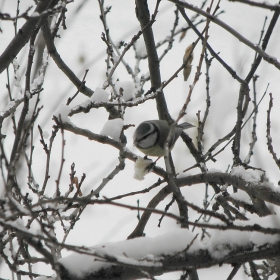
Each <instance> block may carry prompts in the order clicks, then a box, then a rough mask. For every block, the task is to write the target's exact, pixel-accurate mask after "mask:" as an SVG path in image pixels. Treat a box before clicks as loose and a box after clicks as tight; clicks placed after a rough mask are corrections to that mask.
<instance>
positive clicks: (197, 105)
mask: <svg viewBox="0 0 280 280" xmlns="http://www.w3.org/2000/svg"><path fill="white" fill-rule="evenodd" d="M149 2H150V3H149V4H150V11H151V12H152V11H153V8H154V7H153V5H154V2H155V1H149ZM188 2H189V3H192V4H194V5H198V4H197V1H196V0H193V1H188ZM271 2H272V1H271ZM81 3H82V1H74V3H71V4H69V5H68V13H67V18H66V24H67V30H64V31H60V32H59V34H60V36H61V38H60V39H56V46H57V49H58V52H59V53H60V54H61V56H62V58H63V60H64V61H65V62H66V63H67V64H68V66H69V67H70V68H71V69H72V70H73V71H74V72H75V74H76V75H77V76H78V77H79V78H80V79H82V77H83V75H84V71H85V70H86V69H89V72H88V75H87V77H86V85H87V86H88V87H89V88H91V89H92V90H94V91H95V95H94V96H93V97H92V99H91V100H93V98H97V99H95V100H99V101H100V100H101V99H102V98H104V100H102V101H107V100H108V98H109V96H108V95H107V96H106V93H103V92H102V89H101V88H102V86H103V84H104V82H105V81H106V76H105V72H106V64H105V58H106V51H105V49H106V46H105V43H104V42H103V41H102V40H101V32H103V26H102V22H101V21H100V19H99V5H98V2H97V1H92V0H91V1H85V4H84V5H83V6H81V9H80V10H79V11H78V12H77V9H78V8H79V6H80V4H81ZM124 3H125V5H124ZM275 3H276V2H275ZM0 4H1V5H2V11H4V12H8V13H10V14H11V15H14V13H15V9H16V5H17V1H16V0H9V1H3V0H2V1H0ZM271 4H273V3H271ZM30 5H32V1H26V0H25V1H22V2H21V3H20V10H21V11H25V9H26V8H27V7H29V6H30ZM105 6H112V10H111V12H110V13H109V14H108V25H109V27H110V34H111V37H112V40H113V41H114V42H115V43H116V44H117V43H118V42H120V41H121V40H122V41H125V42H129V41H130V40H131V38H132V36H133V35H134V34H136V32H137V31H138V30H139V22H138V21H137V18H136V17H135V4H134V1H123V0H111V1H109V0H106V1H105ZM174 9H175V8H174V4H172V3H169V2H168V1H162V3H161V4H160V9H159V14H158V16H157V20H156V23H155V24H154V25H153V30H154V35H155V39H156V42H158V41H160V40H163V39H164V38H165V37H166V36H167V35H168V34H169V32H170V30H171V28H172V24H173V19H174ZM220 10H224V11H225V13H223V14H221V15H220V16H219V18H220V19H221V20H223V21H224V22H226V23H227V24H229V25H230V26H231V27H233V28H234V29H236V30H237V31H238V32H240V33H241V34H242V35H243V36H245V37H246V38H248V39H249V40H250V41H252V42H253V43H254V44H256V43H258V40H259V36H260V32H261V30H262V27H263V23H264V18H265V16H268V22H269V20H270V19H271V16H272V12H271V11H269V10H263V9H259V8H254V7H250V6H247V5H242V4H239V3H231V2H229V1H224V0H222V1H221V3H220ZM192 14H193V13H192V12H188V15H189V16H191V15H192ZM23 23H24V20H19V22H18V27H20V26H21V25H22V24H23ZM179 26H180V27H182V26H186V23H185V22H184V21H183V19H182V18H181V17H180V21H179ZM202 26H203V25H202ZM202 26H201V27H200V28H202ZM1 28H2V30H3V33H1V35H0V53H2V52H3V51H4V50H5V48H6V46H7V44H8V43H9V42H10V40H11V39H12V38H13V36H14V30H13V26H12V24H11V23H10V22H5V21H2V22H1ZM209 34H210V38H209V44H210V45H211V46H212V47H213V49H214V50H215V51H216V52H219V53H220V56H221V57H222V58H223V59H224V60H225V61H226V62H227V64H228V65H230V66H231V67H232V68H233V69H234V70H235V71H236V72H237V73H238V74H239V75H240V76H241V77H244V76H246V75H247V73H248V71H249V69H250V67H251V63H252V61H253V58H254V52H253V51H252V50H250V49H249V48H248V47H247V46H245V45H244V44H242V43H240V42H239V41H238V40H237V39H236V38H234V37H233V36H232V35H231V34H229V33H227V32H226V31H225V30H223V29H222V28H220V27H219V26H217V25H215V24H214V23H211V24H210V30H209ZM278 34H280V24H279V23H278V24H277V26H276V30H275V31H274V34H273V36H272V39H271V41H270V42H269V44H268V48H267V53H269V54H270V55H271V56H274V57H278V58H279V57H280V48H279V40H280V37H279V36H278ZM195 39H196V36H195V35H194V33H193V32H192V31H189V32H188V33H187V35H186V37H185V38H184V39H183V40H182V42H180V43H178V41H179V40H178V38H176V41H175V43H174V47H173V48H172V50H171V51H170V53H169V54H168V55H167V56H166V58H165V59H164V60H163V61H162V62H161V75H162V80H163V81H164V80H167V79H168V78H169V77H170V76H171V75H173V73H174V72H175V71H176V70H177V69H178V68H179V66H180V65H181V63H182V57H183V54H184V51H185V48H186V47H187V46H188V45H189V44H191V43H192V42H193V41H194V40H195ZM136 47H137V50H138V51H139V52H144V43H143V42H142V41H141V40H139V42H137V45H136ZM200 49H201V45H199V46H198V48H197V49H196V50H195V52H194V56H195V57H194V61H193V63H192V65H193V70H192V73H191V75H190V78H189V80H188V82H184V81H183V77H182V74H181V73H180V74H179V77H178V78H177V79H175V80H173V82H172V83H171V84H170V85H168V87H166V88H165V89H164V93H165V97H166V100H167V104H168V108H169V111H170V113H171V115H172V117H173V118H176V117H177V116H178V113H179V110H180V108H181V106H182V105H183V103H184V101H185V98H186V96H187V93H188V89H189V84H190V82H191V81H192V80H193V77H194V73H195V70H196V65H197V63H198V59H199V55H200ZM163 50H164V48H159V50H158V52H159V55H160V54H161V52H162V51H163ZM26 57H27V49H24V50H23V51H21V53H20V54H19V55H18V62H19V65H21V64H24V63H25V60H26ZM125 60H126V62H128V63H129V64H131V65H134V53H133V51H129V52H128V54H127V55H126V56H125ZM140 69H141V73H142V74H146V73H147V71H148V69H147V65H145V64H144V63H142V64H141V65H140ZM20 70H21V71H22V73H24V69H20ZM10 71H11V73H12V68H11V67H10ZM204 74H205V68H203V72H202V75H201V77H200V81H199V83H198V84H197V86H196V87H195V91H194V93H193V96H192V101H191V103H190V105H189V107H188V111H187V115H186V116H185V117H184V119H183V120H182V121H188V122H190V123H192V124H196V123H197V119H196V113H197V112H198V111H199V110H200V111H201V112H204V109H205V99H206V95H205V78H204ZM210 74H211V83H210V92H211V108H210V116H209V119H208V122H207V125H206V127H205V137H204V140H205V150H207V149H208V148H209V147H210V146H211V145H212V144H213V143H214V141H215V140H216V139H218V138H221V137H223V136H224V135H225V134H226V133H228V132H229V131H230V130H231V128H232V127H233V125H234V123H235V121H236V111H235V109H236V102H237V98H238V91H239V83H238V82H237V81H235V80H233V79H232V77H231V76H230V74H229V73H227V72H226V71H225V70H224V68H223V67H222V66H221V65H220V64H219V63H218V62H217V61H215V60H213V62H212V66H211V68H210ZM257 74H258V75H259V79H258V81H257V86H258V100H259V99H260V97H261V96H262V95H263V93H264V92H265V90H266V88H267V85H268V84H269V89H268V92H272V93H273V97H274V107H273V111H272V116H273V118H272V119H273V120H279V118H280V113H279V112H280V111H279V104H280V97H279V71H278V70H277V69H276V68H275V67H274V66H273V65H269V64H268V63H263V62H262V64H261V66H260V67H259V68H258V71H257ZM11 75H12V74H11ZM116 79H119V80H120V82H125V85H131V84H129V83H128V82H132V80H131V78H130V76H129V75H128V74H127V73H126V71H125V69H124V67H123V66H122V65H121V66H120V67H118V68H117V71H116V72H115V74H114V81H115V80H116ZM22 80H23V82H22V84H23V85H24V77H22ZM6 83H7V76H6V73H5V72H3V73H2V74H1V75H0V89H1V92H2V94H1V97H0V110H3V109H4V108H5V107H6V105H7V99H6ZM148 86H149V83H147V85H146V88H145V89H146V90H148V89H149V87H148ZM106 91H107V94H108V93H109V92H110V90H109V89H108V90H106ZM16 92H17V88H15V87H13V94H14V96H16ZM75 92H76V88H74V86H73V85H72V84H71V83H70V82H69V80H68V78H67V77H66V76H65V75H64V73H63V72H61V70H60V69H58V68H57V66H56V65H55V63H54V62H53V61H52V59H51V58H50V59H49V66H48V70H47V74H46V78H45V83H44V91H43V94H42V95H41V104H43V105H44V108H43V112H42V113H41V114H40V116H39V118H38V121H37V123H38V124H40V126H41V127H42V129H43V131H44V133H45V135H46V136H47V135H50V134H51V130H52V126H53V121H52V116H53V115H54V114H58V113H61V112H62V111H63V110H65V108H64V107H63V106H62V107H61V104H66V102H67V99H68V98H69V97H70V96H73V95H74V94H75ZM135 92H136V91H135ZM98 94H100V96H99V97H98ZM88 100H89V98H88V97H86V96H84V95H82V94H79V95H78V97H77V98H76V99H75V100H74V101H73V102H72V103H71V105H70V107H71V108H75V106H77V105H80V104H85V103H86V102H88ZM267 108H268V94H267V96H266V97H265V98H264V100H263V102H262V103H261V105H260V107H259V112H260V113H259V115H258V127H257V133H258V138H259V139H258V142H257V145H256V149H255V155H254V156H253V158H252V163H251V164H252V165H256V166H258V167H261V168H264V169H265V170H267V172H268V174H267V176H268V177H269V179H270V180H271V181H272V182H273V183H274V184H275V186H276V185H277V182H278V180H279V176H278V174H279V171H278V170H277V168H276V166H275V164H273V161H272V159H271V158H270V157H269V155H268V153H267V152H266V151H267V147H266V139H265V130H266V127H265V123H266V110H267ZM252 109H253V107H250V109H249V111H248V112H251V110H252ZM107 118H108V113H107V112H106V111H105V109H92V110H91V111H90V112H89V113H88V114H77V115H75V116H73V117H71V121H72V122H73V123H74V124H75V125H77V126H80V127H82V128H85V129H89V130H91V131H93V132H94V133H98V134H107V132H106V126H105V127H104V125H105V123H106V122H107ZM157 118H158V115H157V110H156V105H155V101H154V100H151V101H148V102H146V103H145V104H144V105H141V106H138V107H133V108H127V109H126V114H125V117H124V120H123V124H125V125H128V124H134V125H135V126H137V125H138V124H139V123H140V122H142V121H144V120H148V119H157ZM245 119H246V118H245ZM117 121H119V120H117ZM250 124H251V122H250V121H249V122H248V125H247V126H246V127H245V129H244V135H243V141H244V142H245V143H247V144H246V145H244V146H243V147H244V149H243V150H242V151H241V157H242V158H243V159H244V158H245V157H246V155H247V153H248V150H249V145H248V144H249V143H250V141H251V139H250V133H251V129H252V126H251V125H250ZM107 125H108V124H107ZM114 125H116V127H119V123H117V124H114ZM111 127H112V126H110V128H111ZM279 129H280V125H279V121H278V123H277V122H276V121H275V122H274V123H272V131H273V135H272V136H273V137H274V138H273V141H274V143H279V140H280V139H279V138H280V137H279V135H280V133H279ZM4 132H5V131H4ZM133 132H134V128H133V127H132V128H129V129H128V130H126V132H125V134H126V137H127V139H128V144H127V147H128V148H129V149H130V150H131V151H132V152H134V153H136V154H137V155H141V153H140V152H139V151H137V150H136V148H135V147H133V142H132V135H133ZM6 133H7V137H11V143H12V139H13V134H12V133H11V129H10V127H7V128H6ZM188 134H189V135H190V137H192V139H193V141H194V142H195V141H196V138H195V137H196V129H190V130H188ZM59 137H60V136H59ZM59 137H58V139H56V141H55V143H54V148H53V155H52V161H51V170H50V176H51V177H50V184H49V185H48V189H47V194H48V195H50V196H52V194H53V193H54V191H55V179H56V178H57V174H58V169H59V166H60V153H61V142H60V140H59ZM65 139H66V147H65V159H66V162H65V164H64V170H63V176H62V182H61V186H62V188H63V186H65V189H64V190H63V189H62V191H65V192H66V191H67V188H68V184H69V175H68V174H69V173H70V165H71V164H72V162H74V163H75V166H76V170H77V176H79V177H81V175H82V173H85V174H86V175H87V177H86V180H85V182H84V184H83V189H82V191H83V194H84V195H86V194H88V193H89V192H90V191H91V190H95V189H96V188H97V187H98V186H99V185H100V183H101V182H102V180H103V178H105V177H107V176H108V174H109V173H110V172H111V171H112V170H113V169H114V168H115V166H116V165H117V164H118V163H119V161H118V155H119V153H118V151H117V150H116V149H114V148H113V147H110V146H108V145H102V144H96V143H95V142H90V141H88V140H87V139H86V138H84V137H79V136H76V135H74V134H71V133H69V132H67V131H65ZM34 141H35V143H36V144H35V153H34V162H36V169H35V170H34V171H35V174H37V175H36V178H37V180H38V183H39V184H42V182H43V179H44V178H43V176H42V175H40V174H44V170H45V153H44V151H43V149H42V146H41V145H40V144H39V133H38V131H36V133H35V140H34ZM230 146H231V145H229V146H228V147H227V149H226V150H225V151H224V152H223V153H221V154H220V155H219V156H218V157H217V162H215V163H212V162H210V163H209V164H208V168H209V169H211V168H215V169H217V170H221V171H222V172H225V171H226V169H227V167H228V165H230V164H231V162H232V153H231V148H230ZM276 147H277V145H276ZM278 147H279V146H278ZM7 149H8V147H7ZM267 155H268V157H267ZM173 157H174V161H175V166H176V168H177V170H178V171H182V170H184V169H186V168H188V167H190V166H192V165H193V164H195V161H194V159H193V158H192V157H191V156H190V153H189V151H188V149H187V147H186V146H185V145H184V144H183V142H182V140H180V139H179V140H178V142H177V144H176V146H175V148H174V150H173ZM266 157H267V158H266ZM158 165H159V166H161V167H164V161H163V159H161V160H159V161H158ZM196 173H199V170H191V171H190V172H189V173H188V175H189V174H196ZM133 176H134V163H133V162H131V161H129V160H126V168H125V170H124V171H122V172H120V173H119V174H118V175H117V176H116V177H115V178H114V180H112V181H111V182H109V183H108V184H107V185H106V187H105V188H104V189H103V190H102V192H101V197H102V196H105V197H114V196H116V195H119V194H122V193H129V192H133V191H137V190H142V189H144V188H147V187H149V186H151V185H152V184H153V183H154V182H155V181H156V180H157V176H156V175H154V174H149V175H147V176H146V177H145V180H143V181H137V180H135V179H134V178H133ZM25 177H26V175H25V174H24V172H23V174H22V178H25ZM157 191H158V190H157V189H155V190H152V191H151V192H149V193H147V194H145V195H143V194H141V195H140V196H139V197H138V196H131V197H128V198H125V199H123V200H122V202H123V203H125V204H130V205H134V206H136V205H137V200H138V199H140V206H142V207H145V206H146V205H147V203H148V202H149V201H150V199H151V197H153V196H154V195H155V194H156V193H157ZM182 192H183V194H184V196H185V197H187V198H188V200H189V201H191V202H193V203H196V204H198V205H200V206H202V203H203V197H204V186H203V185H194V186H191V187H185V188H183V190H182ZM212 195H213V193H210V197H211V196H212ZM0 196H1V188H0ZM170 199H171V196H169V198H168V199H167V200H165V201H164V202H163V203H161V204H160V205H159V207H158V208H159V209H164V207H165V205H166V204H167V203H168V202H169V201H170ZM170 210H171V211H172V212H175V213H177V206H176V205H175V204H174V205H173V206H172V207H171V209H170ZM274 211H275V212H277V213H278V211H279V210H278V209H274ZM136 216H137V212H136V211H128V210H127V209H123V208H120V207H114V206H109V205H98V206H88V207H87V209H86V210H85V212H84V213H83V215H82V217H81V219H80V221H79V222H78V223H77V224H76V225H75V231H74V234H73V233H72V234H70V235H69V237H68V238H67V243H68V244H75V245H81V246H82V245H83V246H94V245H96V244H102V243H104V242H116V241H123V240H125V239H126V238H127V236H128V235H129V234H130V233H131V231H132V230H133V229H134V227H135V226H136V224H137V222H138V220H137V217H136ZM189 216H190V220H192V221H195V220H196V218H197V217H198V214H197V213H196V212H194V211H192V210H190V213H189ZM159 217H160V216H159V215H153V216H152V217H151V219H150V221H149V223H148V225H147V227H146V229H145V233H146V236H148V237H149V238H153V237H156V236H159V235H161V234H164V233H166V232H169V231H170V230H175V231H176V232H177V233H178V234H179V232H181V231H183V230H179V229H178V228H179V225H177V224H176V221H175V220H172V219H168V218H165V219H164V220H163V222H162V225H161V227H160V228H158V227H157V224H158V219H159ZM252 218H253V221H255V220H254V218H255V219H257V220H258V218H256V217H252ZM266 219H267V220H269V219H271V218H266ZM264 220H265V219H264ZM266 222H267V223H268V224H270V222H271V221H264V222H262V223H263V225H264V223H266ZM274 226H275V227H276V225H275V224H274ZM59 234H61V237H60V236H59ZM219 234H221V235H222V233H219ZM219 234H218V233H217V232H216V233H215V234H214V236H215V238H216V239H217V240H222V238H224V237H222V236H221V235H219ZM240 234H241V236H240V237H239V235H238V236H237V235H236V232H234V233H232V234H230V233H229V235H227V237H229V236H230V237H232V238H233V236H235V237H236V238H238V239H240V240H243V241H244V240H248V239H250V238H252V237H251V236H247V235H246V234H244V233H240ZM62 236H63V232H62V231H61V232H59V231H58V236H57V238H58V239H59V240H60V239H61V238H62ZM173 238H174V235H173V234H172V235H169V236H168V234H167V239H166V240H173ZM151 240H152V239H151ZM258 240H260V239H258ZM212 242H215V240H213V241H212ZM151 244H153V242H152V241H151ZM99 246H100V245H99ZM136 246H139V247H138V248H141V247H142V246H143V245H141V244H140V243H139V244H138V245H136ZM159 246H161V247H163V248H162V250H164V245H162V244H160V245H159ZM197 246H202V245H197ZM183 247H184V246H183ZM135 248H137V247H135ZM111 252H112V251H111ZM69 254H70V252H67V251H63V257H66V256H68V255H69ZM83 260H84V259H83ZM70 263H72V262H70ZM43 269H44V270H46V273H47V271H48V268H47V267H43V266H40V267H38V268H37V270H38V272H42V270H43ZM35 270H36V269H35ZM218 271H219V272H218V273H219V279H225V278H226V277H227V276H228V274H229V271H230V270H228V266H227V265H225V266H223V267H222V268H219V270H218ZM198 273H199V279H200V280H204V279H205V280H206V279H217V268H215V267H214V268H210V269H207V270H206V269H205V270H199V272H198ZM10 275H11V273H10V272H9V270H8V269H7V267H5V266H4V265H2V267H1V268H0V277H2V278H10ZM210 275H213V277H212V278H210ZM179 276H180V274H179V273H172V274H166V275H162V276H160V277H159V278H157V279H178V278H179ZM238 277H239V278H236V279H247V278H246V277H245V276H243V273H242V270H240V271H239V276H238Z"/></svg>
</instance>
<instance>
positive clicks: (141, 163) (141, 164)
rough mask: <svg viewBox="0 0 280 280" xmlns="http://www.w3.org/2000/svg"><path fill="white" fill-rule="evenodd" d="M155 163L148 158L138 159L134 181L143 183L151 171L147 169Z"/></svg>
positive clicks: (135, 165)
mask: <svg viewBox="0 0 280 280" xmlns="http://www.w3.org/2000/svg"><path fill="white" fill-rule="evenodd" d="M152 162H153V161H152V160H151V159H148V158H146V159H145V158H143V157H140V156H139V157H138V159H137V160H136V162H135V164H134V179H136V180H138V181H142V180H144V178H145V175H146V174H148V173H149V172H150V171H149V169H147V167H148V166H149V165H150V164H151V163H152Z"/></svg>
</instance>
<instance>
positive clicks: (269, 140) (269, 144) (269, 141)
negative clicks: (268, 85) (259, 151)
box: [266, 93, 280, 169]
mask: <svg viewBox="0 0 280 280" xmlns="http://www.w3.org/2000/svg"><path fill="white" fill-rule="evenodd" d="M269 96H270V100H269V107H268V110H267V121H266V139H267V148H268V150H269V152H270V153H271V155H272V158H273V159H274V161H275V163H276V165H277V166H278V168H279V169H280V159H279V158H278V157H277V155H276V153H275V152H274V148H273V145H272V137H271V134H270V128H271V121H270V114H271V109H272V107H273V98H272V93H270V94H269Z"/></svg>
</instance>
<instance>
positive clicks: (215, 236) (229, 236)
mask: <svg viewBox="0 0 280 280" xmlns="http://www.w3.org/2000/svg"><path fill="white" fill-rule="evenodd" d="M210 234H211V235H212V236H211V239H210V240H209V242H208V243H207V244H206V245H207V248H208V250H209V253H210V254H211V256H212V257H213V258H214V259H221V258H223V257H225V256H226V255H227V254H228V253H230V252H231V251H232V250H234V249H235V248H237V246H238V245H241V246H242V245H246V244H248V243H249V240H250V235H251V233H250V232H241V231H237V230H226V231H222V230H215V231H214V232H211V231H210Z"/></svg>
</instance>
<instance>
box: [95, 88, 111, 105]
mask: <svg viewBox="0 0 280 280" xmlns="http://www.w3.org/2000/svg"><path fill="white" fill-rule="evenodd" d="M109 97H110V94H109V93H108V92H107V91H106V90H103V89H102V88H99V87H97V88H96V89H95V91H94V94H93V95H92V96H91V98H90V100H91V101H93V102H95V103H100V102H108V101H109Z"/></svg>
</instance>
